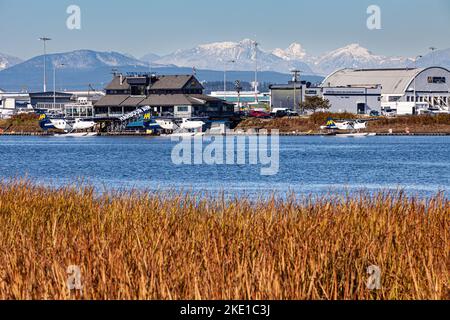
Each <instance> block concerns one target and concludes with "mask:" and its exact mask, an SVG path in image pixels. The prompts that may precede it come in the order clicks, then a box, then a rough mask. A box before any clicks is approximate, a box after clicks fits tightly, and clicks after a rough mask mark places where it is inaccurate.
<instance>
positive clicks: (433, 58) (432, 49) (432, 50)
mask: <svg viewBox="0 0 450 320" xmlns="http://www.w3.org/2000/svg"><path fill="white" fill-rule="evenodd" d="M429 49H430V50H431V59H432V61H433V65H432V67H435V66H436V61H435V56H434V51H435V50H436V49H437V48H436V47H430V48H429Z"/></svg>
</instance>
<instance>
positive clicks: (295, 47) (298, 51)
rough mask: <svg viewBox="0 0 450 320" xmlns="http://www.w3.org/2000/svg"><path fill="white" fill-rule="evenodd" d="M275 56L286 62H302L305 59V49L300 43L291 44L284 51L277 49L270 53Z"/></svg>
mask: <svg viewBox="0 0 450 320" xmlns="http://www.w3.org/2000/svg"><path fill="white" fill-rule="evenodd" d="M272 54H274V55H275V56H277V57H279V58H281V59H283V60H286V61H296V60H298V61H302V60H306V59H307V54H306V51H305V49H303V47H302V45H301V44H300V43H295V42H294V43H293V44H291V45H290V46H289V47H287V48H286V49H280V48H277V49H275V50H273V51H272Z"/></svg>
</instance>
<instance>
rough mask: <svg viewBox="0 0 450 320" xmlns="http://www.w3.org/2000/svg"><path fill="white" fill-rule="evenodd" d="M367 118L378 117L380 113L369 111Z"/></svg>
mask: <svg viewBox="0 0 450 320" xmlns="http://www.w3.org/2000/svg"><path fill="white" fill-rule="evenodd" d="M369 116H371V117H379V116H380V113H379V112H378V111H376V110H372V111H370V114H369Z"/></svg>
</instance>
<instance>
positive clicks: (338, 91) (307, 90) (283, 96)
mask: <svg viewBox="0 0 450 320" xmlns="http://www.w3.org/2000/svg"><path fill="white" fill-rule="evenodd" d="M270 92H271V100H270V105H271V107H272V109H273V108H290V109H292V110H296V111H299V110H298V103H300V102H303V101H305V100H306V98H307V97H313V96H318V97H321V98H323V99H326V100H328V101H329V102H330V106H331V107H330V109H329V110H327V111H330V112H338V113H342V112H350V113H357V114H371V113H372V112H373V111H376V112H378V113H379V112H381V86H379V85H358V86H350V85H348V86H321V87H311V86H309V85H308V84H306V83H303V82H302V83H300V82H297V83H296V84H295V90H294V84H293V83H288V84H286V85H272V86H270ZM294 92H295V98H294Z"/></svg>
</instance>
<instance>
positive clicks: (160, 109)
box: [94, 74, 234, 120]
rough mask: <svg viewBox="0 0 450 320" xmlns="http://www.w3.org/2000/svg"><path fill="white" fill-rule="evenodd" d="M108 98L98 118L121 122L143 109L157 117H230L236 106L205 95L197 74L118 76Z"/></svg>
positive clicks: (97, 112)
mask: <svg viewBox="0 0 450 320" xmlns="http://www.w3.org/2000/svg"><path fill="white" fill-rule="evenodd" d="M105 90H106V95H105V96H104V97H103V98H102V99H100V100H99V101H97V102H96V103H95V104H94V114H95V117H96V118H103V119H111V120H114V119H119V118H120V117H122V116H124V115H126V114H129V113H131V112H134V111H136V110H137V109H138V108H141V107H150V108H151V113H152V114H153V115H155V116H162V117H174V118H193V117H217V118H223V117H229V116H233V114H234V106H233V105H232V104H228V103H226V102H225V101H223V100H221V99H219V98H215V97H211V96H207V95H205V94H203V90H204V88H203V86H202V84H201V83H200V82H199V81H198V80H197V79H196V78H195V77H194V76H193V75H151V74H129V75H127V76H125V75H122V74H118V75H117V74H116V75H114V78H113V80H112V81H111V83H109V84H108V86H107V87H106V88H105Z"/></svg>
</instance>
